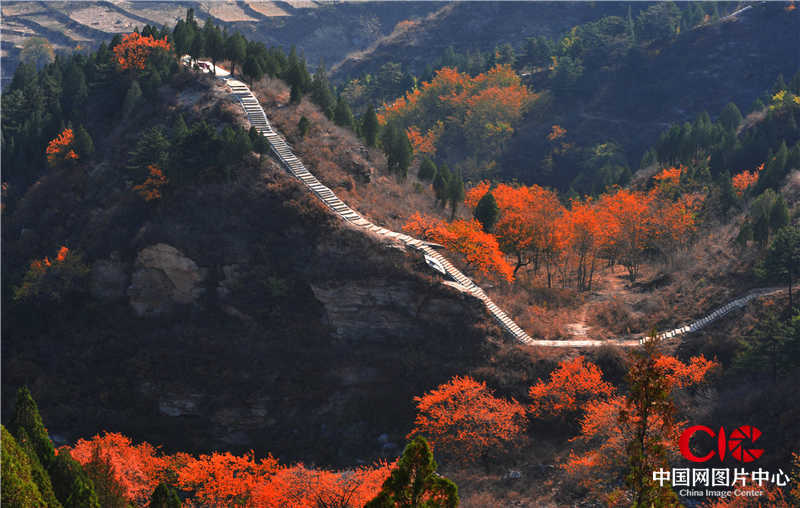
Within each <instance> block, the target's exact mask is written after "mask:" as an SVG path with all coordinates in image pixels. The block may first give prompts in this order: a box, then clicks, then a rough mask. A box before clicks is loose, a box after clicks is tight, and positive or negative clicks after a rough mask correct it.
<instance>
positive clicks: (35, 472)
mask: <svg viewBox="0 0 800 508" xmlns="http://www.w3.org/2000/svg"><path fill="white" fill-rule="evenodd" d="M17 443H18V444H19V447H20V448H22V450H23V451H24V452H25V454H26V455H27V456H28V460H29V461H30V465H31V474H32V476H33V481H34V482H35V483H36V486H37V487H38V488H39V492H40V493H41V494H42V499H44V500H45V503H46V504H47V506H48V508H56V507H60V506H61V503H59V502H58V499H57V498H56V494H55V492H53V484H52V483H51V482H50V475H48V474H47V471H46V470H45V468H44V466H42V463H41V461H40V460H39V457H38V456H37V455H36V451H35V450H34V449H33V446H32V444H31V439H30V438H29V437H28V433H27V432H25V429H19V438H18V439H17Z"/></svg>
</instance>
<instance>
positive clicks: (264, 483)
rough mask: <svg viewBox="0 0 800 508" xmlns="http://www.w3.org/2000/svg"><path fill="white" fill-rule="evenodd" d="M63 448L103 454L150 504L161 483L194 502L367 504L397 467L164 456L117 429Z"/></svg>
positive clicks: (80, 454)
mask: <svg viewBox="0 0 800 508" xmlns="http://www.w3.org/2000/svg"><path fill="white" fill-rule="evenodd" d="M62 451H63V452H64V453H70V454H71V455H72V457H73V458H74V459H75V460H77V461H78V462H80V463H81V464H87V463H88V462H90V461H91V460H92V457H93V454H94V453H95V452H97V453H99V455H100V457H101V458H103V459H104V460H107V461H108V463H109V464H110V465H111V472H112V474H113V475H114V478H115V480H116V481H117V482H118V483H119V484H120V485H122V486H123V487H124V489H125V494H126V497H127V498H128V500H129V501H131V502H132V503H134V504H136V505H137V506H147V505H148V503H149V500H150V496H151V495H152V492H153V490H154V489H155V487H156V486H157V485H158V484H159V483H161V482H166V483H168V484H170V485H172V486H174V487H177V488H178V489H181V490H183V491H184V492H186V493H187V494H188V495H189V500H188V501H187V503H189V504H188V505H189V506H243V507H252V508H256V507H262V506H292V507H297V508H317V507H320V506H341V507H344V506H363V505H364V504H365V503H366V502H367V501H369V500H370V499H372V498H374V497H375V496H376V495H377V493H378V492H379V491H380V489H381V485H382V484H383V482H384V481H385V480H386V478H387V477H388V476H389V474H390V472H391V470H392V468H393V467H394V464H393V463H387V462H384V461H381V462H378V463H376V464H375V465H373V466H369V467H367V466H364V467H359V468H355V469H352V470H346V471H338V472H337V471H328V470H321V469H320V470H318V469H310V468H307V467H305V466H303V465H302V464H297V465H292V466H284V465H281V464H279V463H278V461H277V460H276V459H274V458H273V457H272V456H271V455H268V456H267V457H265V458H263V459H260V460H259V459H256V458H255V454H254V453H253V452H252V451H250V452H249V453H245V454H244V455H241V456H237V455H233V454H230V453H212V454H209V455H200V456H199V457H193V456H191V455H189V454H186V453H176V454H174V455H164V454H161V453H159V451H158V450H157V449H156V448H155V447H153V446H152V445H150V444H149V443H141V444H138V445H134V444H133V443H132V441H131V440H130V439H129V438H127V437H125V436H123V435H121V434H114V433H105V434H104V435H102V436H101V435H96V436H94V437H93V438H92V439H90V440H84V439H81V440H79V441H78V442H77V443H76V445H75V446H74V447H73V448H69V447H64V448H63V449H62Z"/></svg>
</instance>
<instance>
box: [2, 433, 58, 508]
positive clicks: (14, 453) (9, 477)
mask: <svg viewBox="0 0 800 508" xmlns="http://www.w3.org/2000/svg"><path fill="white" fill-rule="evenodd" d="M0 433H1V434H2V436H0V437H1V438H2V440H1V441H0V445H1V446H2V454H0V463H2V464H1V465H0V468H1V469H2V471H0V474H2V485H0V491H1V492H0V504H2V505H3V506H9V507H15V508H39V507H42V506H48V505H47V504H46V503H45V500H44V498H42V494H41V493H40V492H39V488H38V487H37V485H36V482H34V480H33V472H32V471H31V463H30V458H29V457H28V455H27V454H26V453H25V452H24V451H23V450H22V448H20V446H19V445H18V444H17V441H16V440H15V439H14V436H12V435H11V433H10V432H8V431H7V430H6V428H5V427H0Z"/></svg>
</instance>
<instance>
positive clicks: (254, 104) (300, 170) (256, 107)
mask: <svg viewBox="0 0 800 508" xmlns="http://www.w3.org/2000/svg"><path fill="white" fill-rule="evenodd" d="M223 79H225V81H226V83H227V85H228V86H229V87H230V89H231V91H232V92H233V95H235V96H236V97H237V98H238V100H239V102H240V103H241V105H242V108H244V111H245V113H247V119H248V120H249V121H250V124H251V125H252V126H253V127H255V128H256V130H257V131H258V132H259V134H261V135H262V136H264V137H266V138H267V141H269V144H270V147H271V150H272V152H273V153H274V154H275V156H276V157H277V158H278V160H279V161H280V162H281V163H282V164H283V166H284V168H285V169H286V170H287V171H288V172H289V173H290V174H291V175H292V176H294V177H295V178H297V179H298V180H300V181H301V182H303V184H305V186H306V187H308V188H309V189H310V190H311V192H313V193H314V194H316V195H317V197H318V198H319V199H320V200H321V201H322V202H323V203H325V205H326V206H328V208H330V209H331V210H333V211H334V213H336V214H337V215H339V216H340V217H341V218H342V219H344V220H346V221H348V222H350V223H351V224H353V225H355V226H358V227H360V228H364V229H366V230H368V231H372V232H373V233H375V234H378V235H380V236H384V237H386V238H390V239H392V240H396V241H399V242H402V243H404V244H406V245H408V246H410V247H412V248H414V249H416V250H419V251H421V252H422V253H423V254H424V255H425V258H426V261H428V262H429V264H430V261H429V260H435V262H436V263H437V264H438V265H439V266H440V267H441V268H442V269H443V270H444V274H445V275H446V276H448V277H449V278H451V279H452V280H453V281H455V283H457V285H458V286H459V288H460V289H462V290H464V291H466V292H468V293H470V294H472V295H474V296H475V297H476V298H478V299H479V300H481V301H482V302H483V303H484V305H486V308H487V309H488V311H489V313H490V314H492V316H494V318H495V319H496V320H497V321H498V322H499V323H500V325H501V326H502V327H503V329H505V330H506V331H507V332H508V333H510V334H511V335H512V336H513V337H514V338H515V339H517V340H518V341H520V342H522V343H524V344H531V345H533V344H535V343H536V342H537V341H534V340H533V339H532V338H531V337H530V336H529V335H528V334H527V333H525V331H524V330H523V329H522V328H520V327H519V325H517V324H516V323H515V322H514V321H513V320H512V319H511V318H510V317H509V316H508V315H507V314H506V313H505V312H503V311H502V309H500V307H498V306H497V305H496V304H495V303H494V302H493V301H492V300H491V299H490V298H489V297H488V296H487V295H486V293H484V291H483V290H482V289H481V288H480V287H479V286H478V285H477V284H475V283H474V282H473V281H472V280H471V279H470V278H469V277H467V276H466V275H464V273H462V272H461V271H460V270H459V269H458V268H456V267H455V266H453V264H452V263H451V262H450V261H448V259H447V258H445V257H444V256H442V255H441V254H440V253H439V252H437V251H436V250H435V249H433V248H432V247H431V246H430V245H428V244H427V243H426V242H423V241H422V240H418V239H416V238H413V237H411V236H409V235H406V234H404V233H398V232H395V231H390V230H388V229H386V228H383V227H380V226H377V225H375V224H373V223H371V222H370V221H368V220H367V219H365V218H364V217H362V216H361V215H360V214H359V213H358V212H356V211H355V210H353V209H352V208H350V207H349V206H347V204H345V203H344V202H343V201H342V200H341V199H339V198H338V197H337V196H336V194H334V192H333V191H332V190H331V189H329V188H328V187H326V186H325V185H323V184H322V183H321V182H320V181H319V180H317V178H316V177H315V176H314V175H313V174H311V172H310V171H308V170H307V169H306V168H305V166H304V165H303V163H302V161H300V159H298V158H297V156H296V155H295V154H294V153H293V152H292V149H291V147H290V146H289V144H288V143H286V141H285V140H284V139H283V137H282V136H281V135H280V134H278V133H277V132H275V131H274V130H273V129H272V127H271V126H270V124H269V122H268V121H267V116H266V114H265V113H264V109H263V108H262V107H261V105H260V104H259V102H258V99H256V97H255V96H254V95H253V92H251V91H250V89H249V88H248V87H247V85H245V84H244V83H243V82H241V81H239V80H238V79H235V78H223ZM434 266H435V265H434ZM544 342H547V343H548V344H550V343H552V342H559V341H544Z"/></svg>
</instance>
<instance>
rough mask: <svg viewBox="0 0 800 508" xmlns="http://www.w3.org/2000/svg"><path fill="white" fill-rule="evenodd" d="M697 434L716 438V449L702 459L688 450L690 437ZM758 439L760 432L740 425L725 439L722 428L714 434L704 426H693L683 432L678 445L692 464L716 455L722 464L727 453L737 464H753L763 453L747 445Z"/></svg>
mask: <svg viewBox="0 0 800 508" xmlns="http://www.w3.org/2000/svg"><path fill="white" fill-rule="evenodd" d="M698 432H702V433H704V434H708V435H709V436H710V437H712V438H713V437H716V438H717V449H716V450H711V451H709V452H708V453H707V454H706V455H703V456H702V457H698V456H697V455H695V454H694V453H692V450H690V449H689V441H690V440H691V439H692V436H694V435H695V434H696V433H698ZM759 437H761V431H760V430H758V429H757V428H756V427H752V426H750V425H742V426H741V427H738V428H736V429H735V430H734V431H733V432H731V433H730V435H728V436H727V437H726V436H725V428H724V427H720V428H719V433H718V434H715V433H714V431H713V430H711V429H710V428H708V427H706V426H705V425H693V426H691V427H689V428H688V429H686V430H684V431H683V434H681V438H680V441H678V445H679V447H680V450H681V455H683V456H684V457H686V458H687V459H689V460H691V461H692V462H707V461H708V460H711V458H712V457H713V456H714V455H718V456H719V460H720V462H722V461H723V460H725V455H726V454H727V453H728V452H730V455H731V456H732V457H733V458H734V459H736V460H738V461H739V462H753V461H754V460H756V459H757V458H759V457H761V455H762V454H763V453H764V450H762V449H754V448H749V445H751V444H752V443H755V442H756V441H758V438H759Z"/></svg>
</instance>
